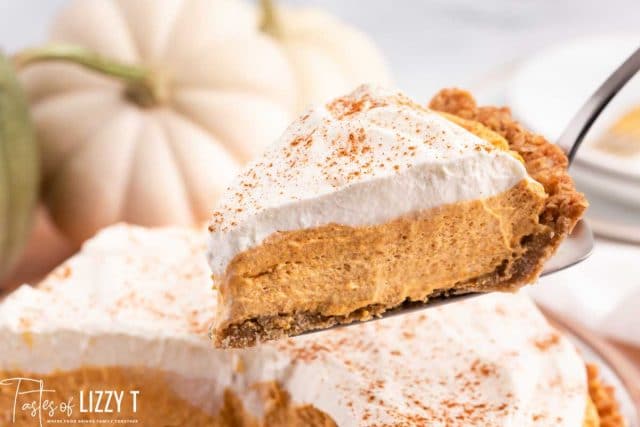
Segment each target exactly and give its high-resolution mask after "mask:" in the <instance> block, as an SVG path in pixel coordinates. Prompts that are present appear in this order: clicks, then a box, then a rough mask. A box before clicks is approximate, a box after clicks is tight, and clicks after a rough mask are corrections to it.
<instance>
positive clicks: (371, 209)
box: [208, 86, 587, 347]
mask: <svg viewBox="0 0 640 427" xmlns="http://www.w3.org/2000/svg"><path fill="white" fill-rule="evenodd" d="M586 206H587V203H586V201H585V199H584V197H583V195H582V194H580V193H578V192H577V191H576V190H575V188H574V185H573V182H572V180H571V178H570V177H569V176H568V175H567V158H566V157H565V155H564V154H563V153H562V152H561V150H560V149H559V148H557V147H556V146H554V145H552V144H550V143H548V142H547V141H546V140H545V139H544V138H542V137H540V136H538V135H535V134H533V133H531V132H528V131H527V130H525V129H524V128H523V127H522V126H520V125H519V124H518V123H516V122H515V121H514V120H513V119H512V118H511V116H510V114H509V111H508V110H507V109H504V108H493V107H478V106H477V105H476V103H475V102H474V100H473V98H472V97H471V96H470V95H469V94H468V93H466V92H463V91H459V90H444V91H442V92H440V93H439V94H438V95H436V96H435V98H434V99H433V101H432V102H431V104H430V106H429V107H424V106H422V105H419V104H417V103H415V102H413V101H412V100H410V99H409V98H408V97H406V96H405V95H403V94H402V93H399V92H395V91H389V90H386V89H380V88H374V87H369V86H362V87H360V88H358V89H356V90H355V91H354V92H353V93H351V94H349V95H346V96H344V97H341V98H337V99H334V100H333V101H331V102H329V103H327V104H325V105H320V106H318V107H316V108H312V109H311V110H309V111H308V112H306V113H305V114H304V115H302V116H301V117H300V118H298V119H297V120H296V121H295V122H293V124H291V125H290V126H289V128H288V129H287V130H286V132H285V133H284V134H283V136H282V137H281V138H280V139H279V141H277V142H276V143H275V144H274V145H273V146H272V147H271V148H270V149H268V150H267V151H266V152H265V153H264V155H263V156H262V157H261V158H260V159H258V160H257V161H255V162H254V163H253V164H251V165H250V166H248V167H247V168H246V169H245V170H244V172H243V173H242V174H241V175H240V176H239V177H238V178H237V180H236V181H235V183H234V184H233V185H232V186H231V187H230V188H229V189H228V190H227V192H226V194H225V195H223V197H222V199H221V201H220V203H219V205H218V207H217V209H216V210H215V212H214V214H213V219H212V221H211V225H210V227H209V230H210V240H209V244H210V248H209V255H208V259H209V263H210V266H211V268H212V271H213V277H214V283H215V287H216V288H217V289H218V292H219V304H218V313H217V316H216V323H215V325H214V328H213V337H214V340H215V343H216V345H217V346H220V347H245V346H251V345H254V344H256V343H257V342H259V341H264V340H270V339H277V338H282V337H284V336H291V335H296V334H300V333H302V332H305V331H309V330H313V329H320V328H327V327H330V326H332V325H335V324H341V323H349V322H354V321H360V320H367V319H370V318H372V317H373V316H376V315H379V314H381V313H383V312H384V311H386V310H392V309H394V308H396V307H398V306H400V305H402V304H403V303H405V302H408V301H427V300H428V299H429V298H433V297H436V296H446V295H451V294H460V293H467V292H488V291H496V290H500V291H513V290H515V289H517V288H519V287H520V286H522V285H524V284H528V283H532V282H533V281H535V280H536V278H537V277H538V275H539V274H540V272H541V270H542V267H543V264H544V262H545V261H546V260H547V259H548V258H549V257H550V256H551V255H552V254H553V253H554V251H555V249H556V248H557V247H558V245H559V244H560V242H561V241H562V240H563V239H564V238H565V237H566V236H567V235H568V234H569V233H570V232H571V230H572V228H573V227H574V225H575V224H576V222H577V221H578V219H579V218H580V217H581V215H582V214H583V212H584V210H585V208H586Z"/></svg>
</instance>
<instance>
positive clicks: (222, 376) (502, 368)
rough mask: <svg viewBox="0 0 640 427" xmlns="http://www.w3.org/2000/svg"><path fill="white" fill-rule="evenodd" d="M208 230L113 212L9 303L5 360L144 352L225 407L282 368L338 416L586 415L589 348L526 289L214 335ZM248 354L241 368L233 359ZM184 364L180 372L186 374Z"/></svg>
mask: <svg viewBox="0 0 640 427" xmlns="http://www.w3.org/2000/svg"><path fill="white" fill-rule="evenodd" d="M205 234H206V233H204V232H202V233H201V232H199V231H197V230H178V229H160V230H149V229H144V228H138V227H130V226H124V225H120V226H115V227H111V228H109V229H106V230H104V231H103V232H101V233H100V234H99V235H98V236H97V237H95V238H94V239H93V240H91V241H89V242H88V243H87V244H85V245H84V247H83V248H82V250H81V251H80V253H79V254H78V255H76V256H74V257H73V258H72V259H70V260H69V261H68V262H66V263H65V264H63V265H62V266H61V267H59V268H58V269H56V270H55V271H54V272H53V273H52V274H51V275H50V276H49V277H48V278H47V279H46V280H44V281H43V282H42V283H41V284H40V285H39V286H38V287H37V288H32V287H29V286H26V285H25V286H23V287H21V288H20V289H18V290H17V291H15V292H14V293H13V294H11V295H10V296H9V297H7V299H6V300H5V301H4V302H2V303H1V304H0V342H1V343H2V346H0V371H2V370H16V369H17V370H23V371H25V372H29V373H43V374H46V373H50V372H53V371H55V370H63V371H64V370H73V369H77V368H80V367H82V366H86V365H90V366H136V367H139V366H146V367H149V368H151V369H161V370H163V371H167V372H170V373H176V374H178V375H171V376H170V377H171V378H172V381H173V382H172V383H171V384H170V386H171V387H172V390H173V391H174V392H175V393H178V394H179V395H180V396H182V397H183V398H184V399H185V400H187V401H189V402H191V403H192V404H193V405H196V406H198V407H200V408H202V409H203V410H205V411H208V412H210V413H212V414H213V413H216V412H217V410H218V408H219V407H220V406H221V403H222V400H223V391H224V390H225V389H230V390H233V391H235V392H236V394H237V395H238V396H239V397H240V398H241V399H242V400H243V403H244V405H245V407H246V409H247V410H249V411H250V412H252V413H253V414H254V415H255V416H257V417H259V416H260V414H261V413H263V411H264V402H263V401H262V400H261V397H260V396H259V395H258V393H256V390H255V388H254V387H253V385H254V384H256V383H262V382H266V381H277V382H278V383H279V384H280V385H281V386H282V387H283V388H284V389H285V390H287V391H288V392H289V393H290V394H291V396H292V400H293V401H294V402H296V403H298V404H305V403H308V404H312V405H314V406H315V407H317V408H318V409H320V410H322V411H324V412H326V413H327V414H328V415H329V416H331V417H332V418H333V419H334V420H335V422H336V423H337V424H338V425H340V426H347V427H349V426H367V425H390V424H398V425H429V426H436V427H437V426H470V425H491V426H496V427H498V426H513V425H516V426H549V425H554V426H558V427H563V426H566V427H578V426H581V425H582V422H583V417H584V413H585V409H586V402H587V379H586V374H585V368H584V362H583V361H582V360H581V358H580V357H579V356H578V354H577V352H576V350H575V349H574V347H573V346H572V344H571V343H570V342H569V341H568V340H566V339H565V338H563V337H562V336H560V335H558V333H557V332H556V331H555V330H554V329H553V328H551V326H550V325H549V324H548V323H547V322H546V320H545V319H544V318H543V316H542V315H541V314H540V312H539V311H538V310H537V309H536V308H535V306H534V304H533V303H532V302H531V301H530V300H529V299H528V298H527V297H526V296H525V295H524V294H490V295H486V296H483V297H478V298H475V299H472V300H468V301H465V302H461V303H459V304H454V305H448V306H443V307H439V308H433V309H430V310H428V311H425V312H423V313H419V312H418V313H413V314H409V315H406V316H402V317H396V318H389V319H385V320H381V321H377V322H372V323H364V324H358V325H356V326H350V327H346V328H342V329H335V330H331V331H325V332H322V333H316V334H312V335H307V336H301V337H298V338H295V339H290V340H283V341H278V342H274V343H268V344H264V345H262V346H259V347H255V348H251V349H244V350H218V349H214V348H212V347H211V344H210V341H209V339H208V337H207V336H206V331H207V330H208V328H209V325H210V323H211V322H212V321H213V320H214V319H212V318H211V316H212V313H215V305H216V301H215V297H214V294H213V293H212V292H211V289H210V278H209V272H208V266H207V263H206V260H205V259H204V255H203V254H204V249H205V247H206V242H205V238H204V236H205ZM239 366H242V369H237V367H239ZM181 378H182V380H180V379H181Z"/></svg>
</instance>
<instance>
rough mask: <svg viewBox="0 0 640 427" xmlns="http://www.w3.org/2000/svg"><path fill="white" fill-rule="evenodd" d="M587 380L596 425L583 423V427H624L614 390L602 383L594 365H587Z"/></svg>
mask: <svg viewBox="0 0 640 427" xmlns="http://www.w3.org/2000/svg"><path fill="white" fill-rule="evenodd" d="M587 378H588V380H589V397H590V398H591V402H592V403H593V407H594V408H595V411H596V412H597V414H598V423H593V424H588V423H585V427H591V426H593V427H597V426H599V427H624V426H626V423H625V420H624V418H623V416H622V414H621V412H620V405H619V404H618V401H617V400H616V397H615V390H614V388H613V387H611V386H610V385H607V384H605V383H603V382H602V380H601V379H600V374H599V372H598V367H597V366H596V365H594V364H590V363H589V364H587ZM587 421H588V419H587Z"/></svg>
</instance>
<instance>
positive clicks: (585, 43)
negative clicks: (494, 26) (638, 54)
mask: <svg viewBox="0 0 640 427" xmlns="http://www.w3.org/2000/svg"><path fill="white" fill-rule="evenodd" d="M638 46H640V35H611V36H600V37H594V38H585V39H579V40H574V41H571V42H568V43H564V44H561V45H558V46H555V47H552V48H550V49H548V50H545V51H542V52H540V53H539V54H537V55H534V56H533V57H531V58H529V59H528V60H526V61H525V62H524V63H523V64H522V65H521V66H520V67H519V68H518V69H517V70H516V71H515V73H514V75H513V77H512V79H511V80H510V82H509V84H508V87H507V91H506V103H507V105H509V106H510V107H511V109H512V111H513V113H514V115H515V116H516V117H518V119H520V120H521V121H522V122H523V124H524V125H525V126H527V127H529V128H531V129H533V130H535V131H536V132H539V133H541V134H543V135H544V136H546V137H547V138H548V139H549V140H551V141H554V140H556V139H557V138H558V137H559V136H560V134H561V133H562V131H563V129H564V127H565V126H566V124H567V123H568V122H569V120H570V119H571V118H572V117H573V115H574V114H575V112H576V111H577V110H578V109H579V108H580V107H581V106H582V104H583V103H584V101H585V100H586V99H587V98H588V97H589V96H590V95H591V94H592V93H593V92H594V91H595V90H596V89H597V87H598V86H599V85H600V84H601V83H602V82H603V81H604V80H605V79H606V78H607V77H608V76H609V74H610V73H611V72H612V70H614V69H615V68H616V67H617V66H618V65H620V64H621V63H622V62H623V61H624V60H625V59H626V58H627V57H628V56H629V55H630V54H631V53H632V52H633V51H634V50H635V49H636V48H637V47H638ZM632 105H640V75H637V76H636V77H634V78H633V79H632V80H631V81H630V82H629V83H628V84H627V86H626V87H625V88H624V89H623V90H622V91H621V92H620V93H619V94H618V96H617V97H616V98H614V100H613V101H612V102H611V103H610V104H609V106H608V107H607V108H606V109H605V111H604V112H603V113H602V115H601V116H600V118H599V119H598V121H597V122H596V124H595V125H594V127H593V128H592V131H591V132H590V133H589V135H587V138H586V140H585V144H584V145H583V147H581V150H580V153H579V155H578V160H577V164H578V165H579V166H578V168H577V169H580V170H583V171H584V173H586V174H587V175H590V176H596V175H597V177H598V180H597V183H600V182H603V185H604V187H609V188H610V187H624V188H625V189H624V191H621V192H620V193H622V195H623V196H624V197H626V198H627V199H631V200H632V201H633V202H634V203H637V204H638V205H640V155H636V156H632V157H627V158H622V157H619V156H615V155H612V154H609V153H607V152H604V151H601V150H599V149H597V148H593V146H592V144H591V143H592V142H593V141H595V140H597V139H598V138H599V137H600V136H601V135H602V133H603V131H604V130H606V129H607V128H608V127H609V126H610V125H611V123H612V122H613V120H615V119H617V118H618V117H620V115H621V114H623V113H624V112H625V111H627V109H629V108H630V107H631V106H632ZM577 172H578V173H580V171H577ZM600 177H602V179H600ZM596 185H597V184H596ZM601 187H602V185H601ZM614 196H615V195H614Z"/></svg>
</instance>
